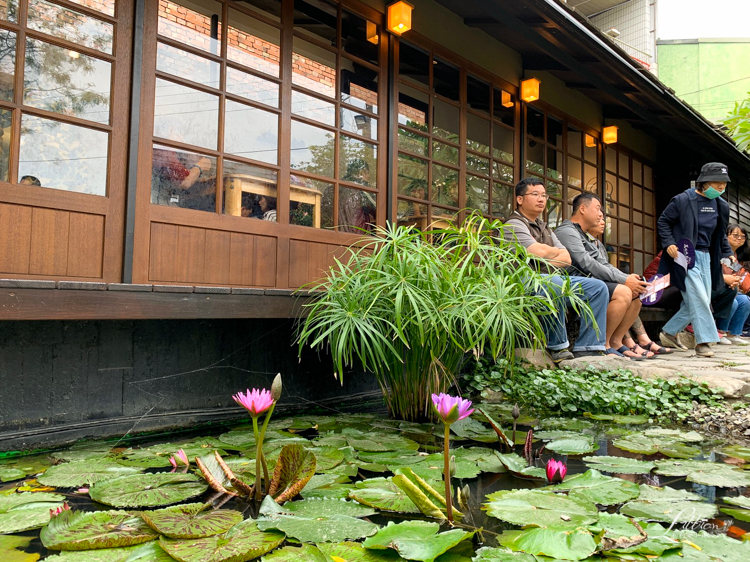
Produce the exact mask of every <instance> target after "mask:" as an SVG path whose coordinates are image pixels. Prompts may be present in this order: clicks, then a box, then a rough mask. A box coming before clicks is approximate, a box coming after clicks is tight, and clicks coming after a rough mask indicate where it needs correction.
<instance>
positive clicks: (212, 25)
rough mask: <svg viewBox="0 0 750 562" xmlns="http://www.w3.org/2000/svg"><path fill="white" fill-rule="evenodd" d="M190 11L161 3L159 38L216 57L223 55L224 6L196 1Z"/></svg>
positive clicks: (208, 0) (166, 1)
mask: <svg viewBox="0 0 750 562" xmlns="http://www.w3.org/2000/svg"><path fill="white" fill-rule="evenodd" d="M189 4H190V7H189V8H188V7H186V6H181V5H179V4H176V3H175V2H173V1H171V0H159V30H158V32H159V35H162V36H164V37H169V38H170V39H174V40H175V41H179V42H180V43H182V44H183V45H189V46H191V47H195V48H196V49H202V50H204V51H207V52H209V53H213V54H214V55H218V54H219V52H220V51H221V39H220V38H221V4H220V3H219V2H214V1H213V0H193V1H191V2H190V3H189Z"/></svg>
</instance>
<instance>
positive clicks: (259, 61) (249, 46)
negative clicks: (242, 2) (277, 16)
mask: <svg viewBox="0 0 750 562" xmlns="http://www.w3.org/2000/svg"><path fill="white" fill-rule="evenodd" d="M279 34H280V32H279V30H278V29H277V28H275V27H272V26H270V25H268V24H266V23H263V22H261V21H258V20H257V19H256V18H254V17H252V16H248V15H246V14H243V13H242V12H238V11H236V10H229V42H228V44H227V58H228V59H229V60H231V61H234V62H236V63H239V64H241V65H243V66H246V67H248V68H252V69H253V70H257V71H258V72H263V73H265V74H270V75H271V76H278V75H279V61H280V60H281V51H280V49H279V45H280V43H279Z"/></svg>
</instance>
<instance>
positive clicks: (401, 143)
mask: <svg viewBox="0 0 750 562" xmlns="http://www.w3.org/2000/svg"><path fill="white" fill-rule="evenodd" d="M428 142H429V139H428V138H427V137H424V136H422V135H419V134H417V133H415V132H414V131H410V130H408V129H402V128H401V127H399V128H398V149H399V150H405V151H407V152H414V153H416V154H419V155H420V156H427V146H428Z"/></svg>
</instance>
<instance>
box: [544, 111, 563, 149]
mask: <svg viewBox="0 0 750 562" xmlns="http://www.w3.org/2000/svg"><path fill="white" fill-rule="evenodd" d="M562 131H563V126H562V123H561V122H560V121H558V120H557V119H553V118H552V117H548V118H547V142H548V143H549V144H551V145H552V146H555V147H557V148H559V149H562V147H563V133H562Z"/></svg>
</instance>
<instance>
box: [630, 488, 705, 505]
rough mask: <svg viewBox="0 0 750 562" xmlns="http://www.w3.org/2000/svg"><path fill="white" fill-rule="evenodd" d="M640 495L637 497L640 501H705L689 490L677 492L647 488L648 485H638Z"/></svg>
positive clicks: (669, 489)
mask: <svg viewBox="0 0 750 562" xmlns="http://www.w3.org/2000/svg"><path fill="white" fill-rule="evenodd" d="M640 489H641V493H640V495H639V496H638V499H639V500H640V501H660V502H665V501H674V500H686V501H698V502H702V501H705V499H706V498H704V497H703V496H701V495H700V494H696V493H695V492H690V491H689V490H677V489H675V488H670V487H669V486H664V487H663V488H660V487H657V486H649V485H648V484H641V485H640Z"/></svg>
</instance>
